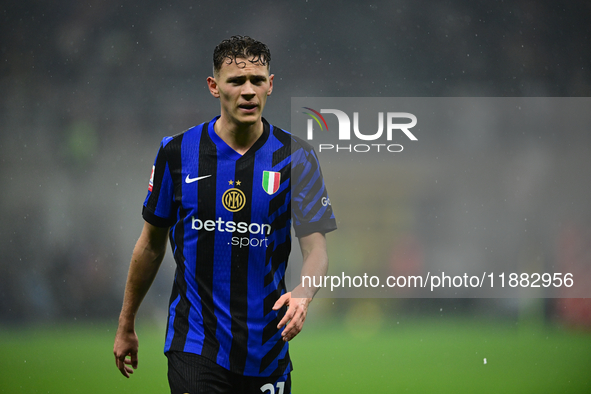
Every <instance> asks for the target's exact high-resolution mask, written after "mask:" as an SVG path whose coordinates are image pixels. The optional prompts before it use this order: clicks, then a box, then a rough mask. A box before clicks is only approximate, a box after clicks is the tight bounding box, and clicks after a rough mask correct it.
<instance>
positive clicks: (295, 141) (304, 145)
mask: <svg viewBox="0 0 591 394" xmlns="http://www.w3.org/2000/svg"><path fill="white" fill-rule="evenodd" d="M273 134H274V135H275V138H277V139H279V140H282V141H284V143H286V144H287V143H289V144H290V145H291V153H292V154H293V153H296V152H300V153H303V154H306V155H307V154H310V153H312V152H313V151H314V148H313V147H312V145H310V144H309V143H308V142H307V141H305V140H303V139H302V138H300V137H298V136H296V135H293V134H292V133H290V132H289V131H287V130H285V129H282V128H280V127H277V126H275V125H273Z"/></svg>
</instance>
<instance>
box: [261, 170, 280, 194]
mask: <svg viewBox="0 0 591 394" xmlns="http://www.w3.org/2000/svg"><path fill="white" fill-rule="evenodd" d="M280 183H281V174H280V173H278V172H275V171H263V189H264V190H265V192H267V194H273V193H275V192H276V191H277V190H279V184H280Z"/></svg>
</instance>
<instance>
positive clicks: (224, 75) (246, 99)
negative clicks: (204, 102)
mask: <svg viewBox="0 0 591 394" xmlns="http://www.w3.org/2000/svg"><path fill="white" fill-rule="evenodd" d="M237 60H238V65H237V64H236V62H234V61H232V63H228V62H227V61H226V62H224V64H223V65H222V67H221V69H220V71H219V73H218V75H217V76H216V77H215V78H212V77H209V78H208V79H207V83H208V85H209V90H210V92H211V94H212V95H213V96H214V97H218V98H219V99H220V104H221V112H222V117H225V118H226V119H227V120H228V121H230V122H231V123H234V124H236V125H251V124H254V123H256V122H259V121H260V119H261V116H262V114H263V108H265V103H266V102H267V96H269V95H270V94H271V91H272V90H273V75H269V69H268V68H267V66H264V65H262V64H260V63H251V62H250V61H248V60H246V59H240V58H239V59H237Z"/></svg>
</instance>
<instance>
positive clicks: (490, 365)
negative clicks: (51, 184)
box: [0, 318, 591, 394]
mask: <svg viewBox="0 0 591 394" xmlns="http://www.w3.org/2000/svg"><path fill="white" fill-rule="evenodd" d="M316 320H318V319H316ZM370 327H371V322H369V323H368V322H360V324H359V325H357V326H355V324H351V323H350V322H349V323H347V322H344V321H340V320H338V321H337V320H332V321H325V322H322V323H321V324H308V325H307V326H306V328H305V331H304V332H302V333H301V334H300V336H299V337H297V338H296V339H295V340H294V341H292V348H291V354H292V359H293V362H294V365H295V370H294V372H293V374H292V379H293V392H294V393H398V392H400V393H454V394H455V393H479V394H483V393H495V394H497V393H520V394H523V393H578V394H580V393H591V372H590V371H591V335H590V334H589V333H583V332H576V331H570V330H566V329H561V328H558V327H551V326H540V325H533V326H532V325H526V326H520V325H518V324H516V323H510V322H483V321H482V320H473V319H468V318H406V319H399V320H398V321H397V320H383V321H382V322H381V325H380V327H379V329H370ZM115 328H116V327H115V326H114V324H105V323H100V324H97V323H95V324H92V323H80V324H69V325H61V326H53V327H46V328H26V329H19V330H17V329H14V328H11V329H7V328H4V329H0V393H11V394H12V393H31V394H32V393H62V394H63V393H85V394H91V393H115V392H116V393H147V394H149V393H167V392H169V391H168V385H167V381H166V358H165V357H164V356H163V355H162V351H161V349H162V343H163V333H162V330H161V329H155V328H153V327H150V326H147V325H140V326H139V327H138V333H139V335H140V363H139V369H138V370H137V371H136V373H135V374H134V375H133V376H132V377H131V379H129V380H127V379H125V378H123V377H122V376H120V374H119V371H117V369H116V368H115V362H114V357H113V355H112V344H113V335H114V329H115ZM485 359H486V363H485Z"/></svg>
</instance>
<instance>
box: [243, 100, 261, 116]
mask: <svg viewBox="0 0 591 394" xmlns="http://www.w3.org/2000/svg"><path fill="white" fill-rule="evenodd" d="M258 107H259V106H258V105H257V104H255V103H250V102H249V103H242V104H239V105H238V108H240V110H241V111H242V112H246V113H255V112H256V111H257V108H258Z"/></svg>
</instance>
